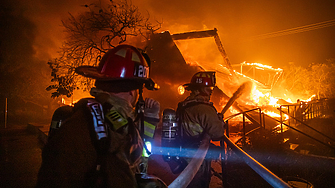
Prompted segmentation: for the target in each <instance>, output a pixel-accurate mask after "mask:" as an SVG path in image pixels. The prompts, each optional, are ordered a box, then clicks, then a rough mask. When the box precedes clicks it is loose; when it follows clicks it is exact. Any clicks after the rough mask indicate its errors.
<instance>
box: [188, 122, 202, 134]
mask: <svg viewBox="0 0 335 188" xmlns="http://www.w3.org/2000/svg"><path fill="white" fill-rule="evenodd" d="M188 125H189V129H188V130H189V131H190V132H192V134H193V136H194V135H198V134H201V133H202V132H203V131H204V129H203V128H202V127H201V125H200V124H198V123H192V122H190V123H189V124H188Z"/></svg>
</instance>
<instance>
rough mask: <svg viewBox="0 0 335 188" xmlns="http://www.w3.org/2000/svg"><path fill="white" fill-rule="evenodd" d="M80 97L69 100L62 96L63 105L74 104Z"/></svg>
mask: <svg viewBox="0 0 335 188" xmlns="http://www.w3.org/2000/svg"><path fill="white" fill-rule="evenodd" d="M79 100H80V99H77V100H73V99H72V100H71V101H67V100H66V99H64V98H63V97H62V104H63V105H69V106H73V105H74V104H75V103H76V102H78V101H79Z"/></svg>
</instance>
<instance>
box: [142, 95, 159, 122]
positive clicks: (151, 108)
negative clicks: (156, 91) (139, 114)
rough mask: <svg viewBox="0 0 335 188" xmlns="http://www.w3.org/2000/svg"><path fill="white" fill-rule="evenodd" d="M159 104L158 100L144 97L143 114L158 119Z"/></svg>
mask: <svg viewBox="0 0 335 188" xmlns="http://www.w3.org/2000/svg"><path fill="white" fill-rule="evenodd" d="M159 109H160V104H159V102H158V101H156V100H154V99H151V98H146V99H145V101H144V116H145V117H149V118H155V119H159Z"/></svg>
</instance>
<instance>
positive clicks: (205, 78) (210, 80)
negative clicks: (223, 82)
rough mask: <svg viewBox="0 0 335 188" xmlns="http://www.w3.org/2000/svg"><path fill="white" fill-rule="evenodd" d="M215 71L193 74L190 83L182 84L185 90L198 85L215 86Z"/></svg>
mask: <svg viewBox="0 0 335 188" xmlns="http://www.w3.org/2000/svg"><path fill="white" fill-rule="evenodd" d="M215 84H216V79H215V72H208V71H205V72H197V73H195V74H194V75H193V77H192V79H191V83H188V84H184V87H185V89H186V90H192V89H196V88H199V87H206V86H207V87H215Z"/></svg>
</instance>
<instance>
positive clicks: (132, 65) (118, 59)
mask: <svg viewBox="0 0 335 188" xmlns="http://www.w3.org/2000/svg"><path fill="white" fill-rule="evenodd" d="M148 61H150V60H149V58H148V57H147V56H146V55H144V54H142V53H141V52H140V51H139V50H138V49H137V48H135V47H133V46H130V45H125V44H122V45H119V46H117V47H115V48H113V49H111V50H108V51H107V53H106V54H105V55H104V56H103V57H102V59H101V61H100V63H99V66H98V67H93V66H80V67H77V68H76V70H75V71H76V73H78V74H80V75H83V76H85V77H89V78H93V79H96V80H97V81H107V82H108V81H118V80H130V81H131V80H133V81H136V82H141V83H145V84H146V86H148V85H150V87H151V89H154V85H155V83H154V82H153V81H152V80H151V79H150V78H149V65H148ZM152 85H153V86H152ZM147 88H148V87H147ZM148 89H150V88H148Z"/></svg>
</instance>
